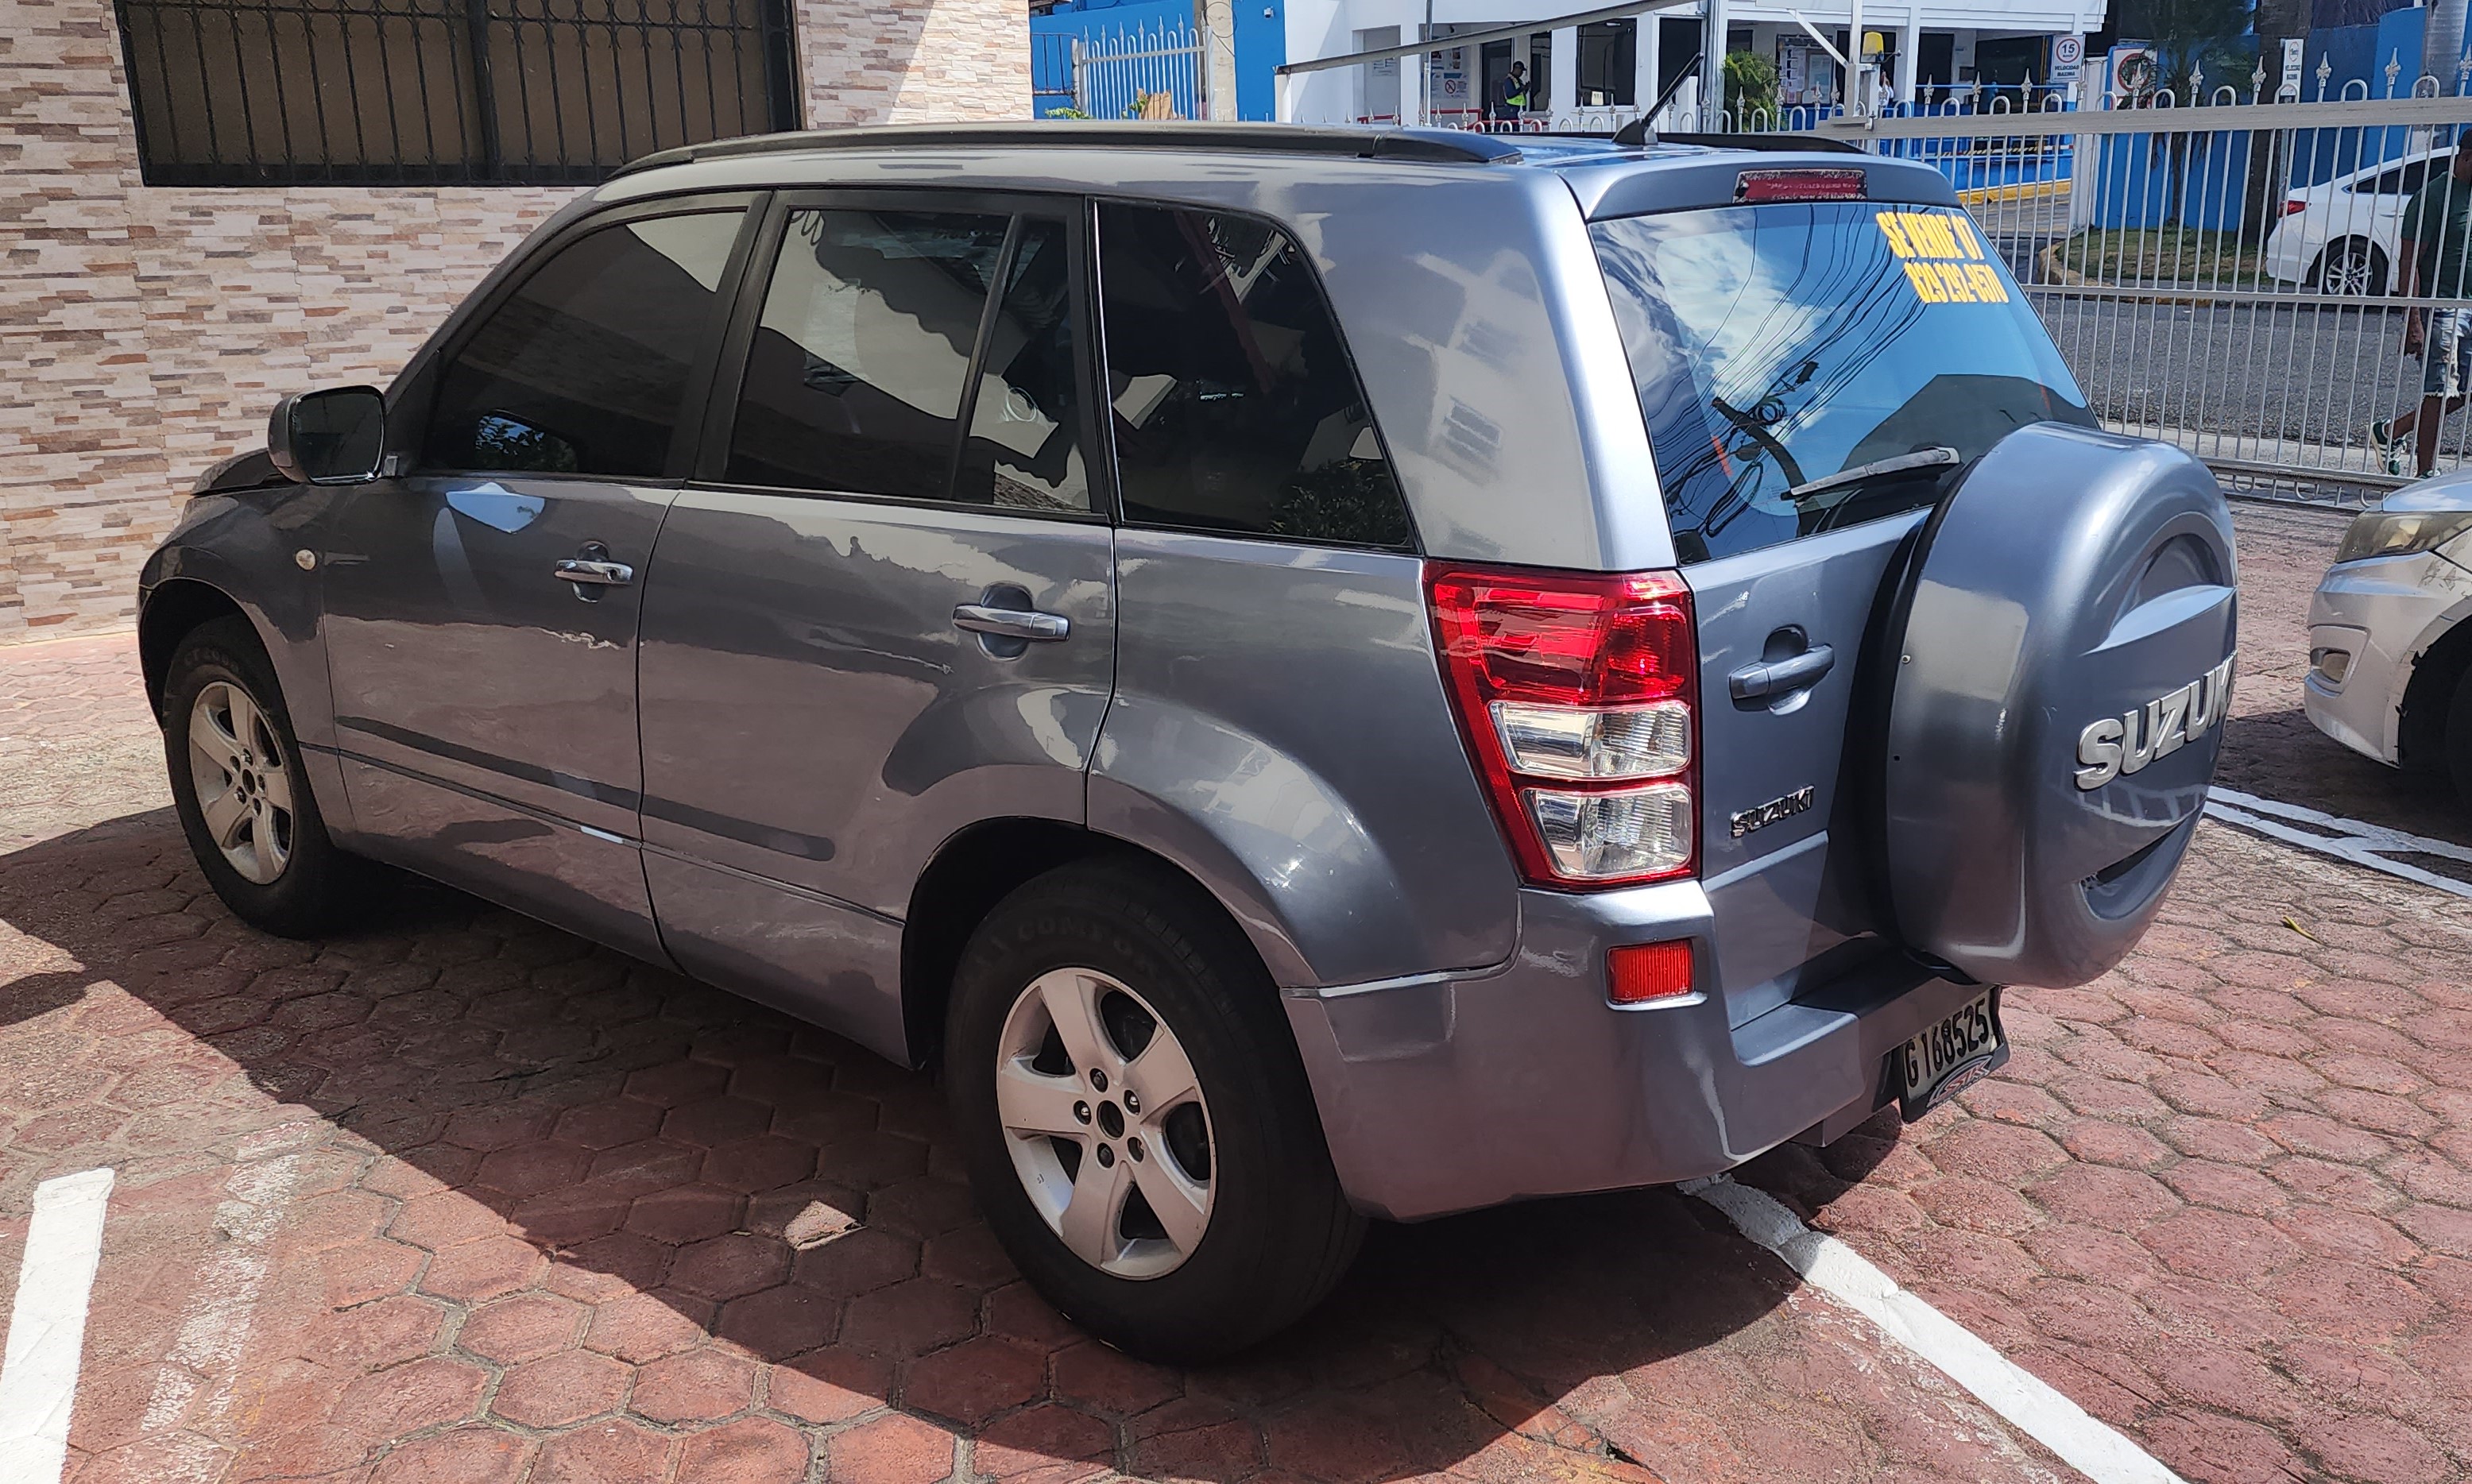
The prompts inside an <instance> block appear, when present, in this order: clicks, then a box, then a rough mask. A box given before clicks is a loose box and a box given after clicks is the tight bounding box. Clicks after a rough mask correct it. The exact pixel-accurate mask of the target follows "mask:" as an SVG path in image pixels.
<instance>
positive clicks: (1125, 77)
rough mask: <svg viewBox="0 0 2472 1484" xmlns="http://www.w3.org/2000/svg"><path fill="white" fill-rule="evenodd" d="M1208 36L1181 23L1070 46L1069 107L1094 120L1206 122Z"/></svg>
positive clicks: (1141, 28)
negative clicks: (1071, 78)
mask: <svg viewBox="0 0 2472 1484" xmlns="http://www.w3.org/2000/svg"><path fill="white" fill-rule="evenodd" d="M1209 46H1210V34H1209V33H1208V32H1206V31H1203V30H1201V29H1200V27H1197V26H1192V25H1187V24H1185V23H1183V22H1181V21H1179V22H1177V23H1175V24H1172V25H1166V24H1163V25H1158V26H1137V27H1134V28H1133V29H1131V30H1129V31H1123V32H1119V33H1117V34H1116V35H1111V36H1100V37H1096V38H1076V39H1075V41H1074V43H1073V106H1074V107H1075V108H1077V109H1079V110H1080V111H1081V113H1083V114H1085V115H1087V116H1088V117H1090V118H1094V119H1126V118H1151V119H1206V118H1208V117H1210V96H1209V95H1210V81H1209V67H1208V65H1207V63H1206V61H1205V58H1206V57H1207V55H1208V52H1209Z"/></svg>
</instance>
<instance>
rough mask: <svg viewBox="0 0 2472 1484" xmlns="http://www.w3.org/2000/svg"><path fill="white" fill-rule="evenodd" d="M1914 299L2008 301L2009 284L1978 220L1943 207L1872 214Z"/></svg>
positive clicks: (1938, 302) (1981, 302)
mask: <svg viewBox="0 0 2472 1484" xmlns="http://www.w3.org/2000/svg"><path fill="white" fill-rule="evenodd" d="M1871 220H1873V221H1874V222H1877V223H1878V224H1879V225H1880V235H1881V236H1882V237H1885V238H1887V239H1888V242H1889V250H1890V252H1893V253H1895V254H1896V255H1897V266H1898V267H1900V268H1903V269H1904V270H1905V271H1906V282H1907V283H1908V284H1910V285H1912V286H1913V291H1914V297H1916V298H1918V299H1921V300H1922V301H1923V302H1924V303H1926V304H2006V303H2008V302H2009V286H2008V285H2007V284H2006V283H2004V282H2002V281H2001V278H2000V271H1999V270H1998V269H1996V268H1993V267H1992V266H1991V262H1990V259H1989V258H1988V257H1986V256H1985V253H1984V251H1983V239H1982V238H1980V237H1978V236H1976V235H1975V232H1974V224H1973V223H1971V222H1969V221H1967V220H1966V219H1965V218H1963V217H1961V216H1953V215H1950V214H1947V213H1944V212H1937V211H1881V212H1875V213H1873V214H1872V218H1871Z"/></svg>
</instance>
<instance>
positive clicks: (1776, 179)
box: [1734, 170, 1870, 206]
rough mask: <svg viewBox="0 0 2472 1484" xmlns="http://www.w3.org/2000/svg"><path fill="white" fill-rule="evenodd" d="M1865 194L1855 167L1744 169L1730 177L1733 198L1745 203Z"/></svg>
mask: <svg viewBox="0 0 2472 1484" xmlns="http://www.w3.org/2000/svg"><path fill="white" fill-rule="evenodd" d="M1869 194H1870V191H1869V188H1868V186H1867V184H1866V181H1865V178H1864V176H1863V172H1861V171H1859V170H1746V171H1744V172H1743V173H1742V174H1741V175H1739V176H1736V177H1734V200H1738V201H1741V202H1742V203H1743V204H1745V205H1747V206H1756V205H1758V204H1759V203H1761V202H1762V201H1772V200H1863V199H1864V198H1865V197H1866V196H1867V195H1869Z"/></svg>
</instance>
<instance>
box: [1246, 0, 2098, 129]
mask: <svg viewBox="0 0 2472 1484" xmlns="http://www.w3.org/2000/svg"><path fill="white" fill-rule="evenodd" d="M1599 3H1600V4H1604V3H1605V0H1599ZM2105 4H2106V0H2083V3H2081V4H2078V5H2071V4H2068V3H2066V0H1973V3H1970V4H1968V5H1967V6H1965V7H1964V8H1963V9H1956V8H1947V7H1940V6H1923V5H1914V4H1899V3H1897V0H1862V8H1861V12H1860V14H1861V21H1862V27H1863V30H1864V31H1865V33H1866V34H1867V35H1870V36H1871V37H1873V40H1872V42H1871V46H1872V49H1873V50H1872V55H1871V57H1870V63H1871V76H1872V77H1873V78H1874V79H1875V80H1876V81H1875V82H1873V83H1872V87H1873V89H1874V93H1875V97H1876V99H1877V101H1878V102H1879V103H1881V104H1883V105H1885V104H1889V103H1912V102H1915V101H1917V100H1919V101H1921V102H1924V103H1945V102H1950V101H1956V100H1960V99H1962V98H1964V97H1967V96H1974V97H1975V98H1976V101H1978V102H1983V101H1986V100H1987V99H1988V98H1989V97H1991V96H1995V94H1993V93H1991V92H1989V91H1986V90H1989V89H1998V90H2000V91H2001V92H2005V93H2007V94H2008V96H2009V99H2010V100H2011V103H2012V104H2013V103H2015V102H2017V101H2019V98H2020V94H2019V89H2021V88H2027V87H2031V88H2032V89H2033V90H2034V93H2033V97H2034V100H2035V101H2037V102H2040V101H2041V100H2042V99H2043V98H2044V97H2045V96H2046V93H2047V90H2065V88H2066V86H2067V84H2068V82H2070V81H2071V79H2070V78H2069V77H2068V75H2067V74H2068V73H2069V71H2070V69H2069V67H2068V66H2067V57H2068V52H2069V50H2070V49H2069V48H2066V47H2061V48H2059V49H2058V57H2057V59H2056V58H2055V48H2054V47H2053V44H2052V43H2053V41H2054V39H2055V38H2056V37H2060V36H2072V35H2073V36H2080V37H2081V36H2083V35H2085V34H2086V33H2088V32H2091V31H2096V30H2100V29H2101V28H2102V27H2103V25H2104V9H2105ZM1585 6H1586V0H1287V17H1286V19H1287V50H1288V59H1289V60H1290V61H1291V62H1299V61H1305V60H1309V59H1315V58H1323V57H1337V56H1342V55H1346V54H1350V53H1356V52H1364V51H1373V50H1379V49H1381V48H1383V47H1390V46H1401V45H1407V44H1412V43H1414V42H1416V41H1419V40H1424V39H1432V40H1435V41H1436V42H1438V43H1439V45H1438V46H1437V47H1436V49H1435V50H1433V51H1431V52H1429V53H1426V54H1423V55H1422V56H1421V57H1417V56H1412V57H1407V58H1402V59H1391V60H1385V61H1376V62H1367V63H1364V64H1360V65H1357V66H1350V67H1340V68H1334V69H1331V70H1327V71H1321V72H1313V73H1307V74H1304V75H1302V76H1300V77H1297V78H1295V79H1292V80H1290V82H1291V90H1290V98H1291V100H1292V109H1293V111H1292V113H1291V114H1290V116H1292V117H1294V118H1295V119H1296V120H1298V121H1300V122H1307V123H1336V122H1341V121H1345V120H1351V119H1354V120H1378V121H1388V120H1394V119H1405V120H1411V121H1414V120H1418V119H1423V120H1426V121H1430V122H1434V123H1457V122H1467V121H1472V120H1474V119H1476V118H1478V117H1480V116H1484V115H1485V113H1486V108H1487V105H1488V103H1489V102H1491V103H1498V102H1499V101H1500V100H1501V98H1502V84H1503V80H1504V78H1505V77H1506V76H1507V75H1508V73H1509V68H1510V64H1511V62H1512V61H1513V60H1514V59H1516V60H1520V61H1524V62H1525V63H1527V69H1528V78H1529V80H1530V87H1531V94H1530V101H1529V106H1528V109H1527V113H1528V114H1529V115H1530V116H1532V117H1533V116H1539V115H1541V116H1543V117H1545V118H1547V119H1549V120H1551V121H1553V122H1555V123H1556V124H1558V125H1565V126H1572V127H1598V126H1602V125H1603V124H1604V122H1605V121H1606V120H1607V119H1608V118H1611V119H1615V120H1627V119H1628V118H1631V117H1635V116H1637V114H1638V113H1639V112H1641V111H1642V110H1644V109H1645V108H1646V107H1648V106H1650V105H1652V103H1654V102H1656V101H1657V100H1658V99H1660V98H1663V97H1667V96H1668V95H1669V94H1670V95H1671V102H1670V106H1671V108H1672V110H1673V111H1670V112H1669V113H1667V114H1666V115H1664V116H1663V117H1661V118H1660V120H1659V122H1660V124H1663V125H1665V126H1667V127H1673V126H1676V125H1680V126H1682V127H1705V128H1711V129H1713V128H1716V127H1718V126H1717V125H1716V124H1715V123H1713V122H1702V121H1701V120H1700V114H1699V106H1700V104H1701V102H1702V101H1703V95H1702V93H1701V91H1700V89H1701V87H1702V82H1701V79H1703V78H1706V77H1708V76H1711V75H1713V72H1714V65H1713V64H1714V63H1715V62H1716V60H1717V59H1716V58H1714V57H1706V58H1703V59H1702V60H1703V62H1705V63H1708V64H1709V65H1703V67H1702V68H1701V69H1700V74H1699V75H1698V76H1696V77H1695V76H1688V73H1689V64H1690V62H1691V60H1692V59H1693V57H1694V56H1695V55H1698V54H1700V53H1702V52H1704V51H1706V50H1708V48H1709V42H1710V40H1711V38H1712V36H1711V27H1710V23H1709V15H1710V13H1711V12H1714V13H1715V15H1716V17H1717V21H1716V27H1717V30H1718V32H1720V33H1721V34H1722V35H1723V37H1724V41H1725V50H1727V51H1733V52H1753V53H1757V54H1758V55H1760V56H1762V57H1765V58H1767V59H1770V60H1771V61H1772V62H1774V63H1775V64H1776V68H1777V74H1778V85H1777V101H1778V104H1779V105H1780V106H1781V108H1783V109H1785V110H1787V113H1786V119H1785V121H1784V122H1786V123H1787V124H1788V125H1789V126H1791V123H1792V121H1793V119H1794V118H1795V114H1794V113H1793V112H1792V111H1791V110H1795V109H1797V108H1805V109H1808V108H1816V107H1825V106H1833V105H1836V104H1839V103H1842V102H1843V101H1844V98H1843V95H1844V93H1845V92H1846V90H1847V84H1846V82H1845V79H1844V75H1843V72H1842V69H1841V68H1840V66H1839V64H1838V61H1837V57H1842V56H1844V55H1846V54H1847V40H1848V25H1849V22H1850V21H1851V20H1852V19H1853V18H1854V12H1853V11H1852V10H1851V9H1850V6H1849V0H1814V3H1813V4H1809V5H1801V6H1792V7H1790V6H1787V5H1780V4H1760V3H1749V0H1694V3H1690V4H1685V5H1678V6H1675V7H1672V8H1670V9H1666V10H1663V11H1659V12H1651V13H1649V14H1646V15H1641V16H1636V17H1631V18H1627V19H1621V20H1611V21H1599V22H1596V23H1594V24H1592V25H1587V26H1581V27H1566V28H1562V29H1555V28H1554V27H1553V26H1552V25H1551V22H1553V21H1554V20H1556V19H1558V18H1561V17H1564V16H1567V15H1570V14H1572V13H1575V12H1577V11H1579V10H1581V9H1583V8H1585ZM1796 10H1799V11H1800V12H1801V15H1802V22H1808V25H1807V26H1806V25H1805V24H1803V23H1802V22H1798V21H1797V20H1796V19H1795V11H1796ZM1528 22H1534V23H1536V24H1535V28H1534V29H1533V30H1532V31H1528V32H1525V33H1522V34H1518V35H1501V36H1498V37H1496V38H1494V39H1489V40H1484V41H1481V42H1479V43H1478V44H1475V45H1468V44H1460V45H1452V44H1451V37H1453V36H1454V35H1458V36H1467V35H1472V34H1476V33H1488V32H1501V31H1502V30H1503V29H1504V28H1508V27H1514V26H1519V25H1522V24H1523V23H1528ZM1815 32H1816V33H1817V35H1814V33H1815ZM1823 39H1824V41H1825V42H1826V46H1825V47H1824V46H1823V45H1822V44H1821V43H1822V40H1823ZM1829 47H1833V48H1835V49H1836V54H1837V57H1832V56H1831V55H1830V52H1829V50H1828V49H1827V48H1829ZM1420 63H1421V64H1420ZM2055 73H2058V74H2059V76H2055ZM1706 101H1707V102H1712V103H1713V102H1714V101H1715V99H1714V97H1713V95H1711V96H1709V97H1707V98H1706ZM1802 116H1803V117H1805V118H1808V117H1809V115H1808V114H1805V115H1802Z"/></svg>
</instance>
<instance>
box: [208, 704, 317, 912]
mask: <svg viewBox="0 0 2472 1484" xmlns="http://www.w3.org/2000/svg"><path fill="white" fill-rule="evenodd" d="M189 780H190V782H191V784H193V785H194V786H195V788H196V791H197V800H198V813H199V815H200V817H202V819H204V821H205V825H206V834H207V836H208V837H209V838H211V839H212V840H213V841H214V843H215V848H216V849H217V850H220V851H222V852H223V856H224V860H225V861H226V862H227V863H228V864H229V865H230V866H231V868H232V869H233V870H235V871H238V872H239V873H240V875H241V879H242V880H244V881H247V882H250V883H253V884H255V885H259V886H265V885H271V884H273V882H274V880H275V879H276V878H277V877H279V876H281V875H282V874H283V868H284V867H285V866H287V865H289V864H291V862H292V831H293V823H294V821H293V813H292V788H293V782H292V772H291V769H290V768H288V767H286V766H284V761H283V748H282V746H281V745H280V744H279V743H278V742H276V741H275V739H274V729H273V726H272V724H270V723H269V722H268V720H267V718H266V713H265V712H264V710H263V709H261V708H260V707H259V706H258V704H257V702H256V701H254V700H252V699H250V695H249V693H248V692H247V691H244V690H242V689H241V688H240V687H239V686H237V685H234V684H232V683H231V682H230V681H228V680H217V681H213V682H211V683H209V684H208V685H207V686H206V687H205V688H204V689H203V690H201V691H200V692H199V693H198V698H197V701H196V703H195V704H193V705H191V706H190V708H189Z"/></svg>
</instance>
